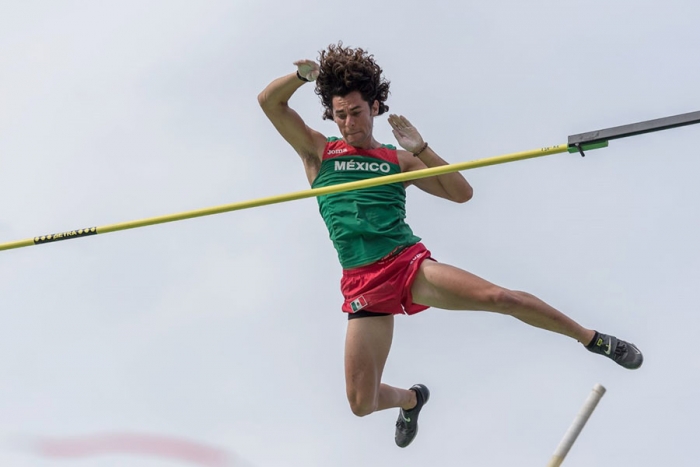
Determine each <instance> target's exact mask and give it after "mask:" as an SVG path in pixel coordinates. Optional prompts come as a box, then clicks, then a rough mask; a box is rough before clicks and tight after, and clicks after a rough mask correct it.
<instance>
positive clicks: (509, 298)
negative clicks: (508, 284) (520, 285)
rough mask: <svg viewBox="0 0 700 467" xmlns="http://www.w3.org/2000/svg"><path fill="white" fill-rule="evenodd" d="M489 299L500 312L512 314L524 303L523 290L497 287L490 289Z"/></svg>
mask: <svg viewBox="0 0 700 467" xmlns="http://www.w3.org/2000/svg"><path fill="white" fill-rule="evenodd" d="M488 301H489V302H490V304H491V305H492V306H493V307H494V310H495V311H497V312H499V313H504V314H511V313H513V312H514V311H515V310H517V309H518V308H520V307H521V306H522V305H523V296H522V293H521V292H517V291H515V290H508V289H504V288H502V287H495V288H494V289H492V290H490V291H489V298H488Z"/></svg>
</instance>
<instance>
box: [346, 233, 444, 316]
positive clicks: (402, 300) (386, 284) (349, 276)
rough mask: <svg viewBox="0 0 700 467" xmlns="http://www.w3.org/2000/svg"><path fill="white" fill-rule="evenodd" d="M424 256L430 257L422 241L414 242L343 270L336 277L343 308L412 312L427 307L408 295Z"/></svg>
mask: <svg viewBox="0 0 700 467" xmlns="http://www.w3.org/2000/svg"><path fill="white" fill-rule="evenodd" d="M426 259H431V260H432V258H431V257H430V251H428V250H427V249H426V248H425V245H423V244H422V243H416V244H415V245H412V246H409V247H407V248H404V249H403V250H402V251H401V252H399V253H398V254H395V255H391V256H389V257H387V258H384V259H380V260H379V261H377V262H376V263H372V264H368V265H367V266H360V267H359V268H354V269H345V270H343V278H342V279H341V280H340V290H341V292H342V293H343V297H345V302H344V303H343V308H342V309H343V311H344V312H345V313H356V312H358V311H360V310H364V311H370V312H375V313H391V314H393V315H399V314H404V313H405V314H407V315H413V314H415V313H418V312H420V311H423V310H425V309H427V308H429V307H427V306H425V305H418V304H416V303H413V296H412V295H411V286H412V285H413V280H414V279H415V278H416V274H418V268H419V267H420V265H421V263H422V262H423V261H424V260H426ZM433 261H434V260H433Z"/></svg>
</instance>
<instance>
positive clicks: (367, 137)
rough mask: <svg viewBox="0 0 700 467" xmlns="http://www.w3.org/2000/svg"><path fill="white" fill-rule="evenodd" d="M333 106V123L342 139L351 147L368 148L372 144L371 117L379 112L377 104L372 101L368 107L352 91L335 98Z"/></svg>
mask: <svg viewBox="0 0 700 467" xmlns="http://www.w3.org/2000/svg"><path fill="white" fill-rule="evenodd" d="M331 103H332V104H333V121H335V123H336V125H338V130H340V134H341V135H343V139H344V140H345V141H346V142H347V143H348V144H350V145H351V146H356V147H364V148H368V147H370V145H371V143H372V129H373V127H374V119H373V117H374V116H375V115H377V112H378V110H379V102H378V101H376V100H375V101H374V104H373V105H372V106H371V107H370V105H369V104H368V103H367V101H366V100H364V99H363V98H362V95H361V94H360V93H359V92H357V91H353V92H351V93H350V94H348V95H347V96H342V97H341V96H335V97H333V100H332V101H331Z"/></svg>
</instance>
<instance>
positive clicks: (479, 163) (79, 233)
mask: <svg viewBox="0 0 700 467" xmlns="http://www.w3.org/2000/svg"><path fill="white" fill-rule="evenodd" d="M568 149H569V147H568V145H567V144H560V145H558V146H550V147H545V148H540V149H533V150H530V151H523V152H516V153H512V154H505V155H502V156H495V157H490V158H486V159H477V160H473V161H469V162H461V163H457V164H449V165H443V166H440V167H431V168H428V169H423V170H416V171H413V172H404V173H400V174H395V175H386V176H383V177H376V178H373V179H369V180H361V181H357V182H350V183H341V184H338V185H333V186H328V187H323V188H313V189H309V190H302V191H297V192H293V193H287V194H284V195H276V196H269V197H266V198H258V199H253V200H250V201H241V202H237V203H231V204H224V205H221V206H213V207H209V208H203V209H195V210H193V211H186V212H181V213H177V214H168V215H164V216H156V217H149V218H147V219H140V220H135V221H128V222H120V223H117V224H109V225H104V226H101V227H89V228H85V229H78V230H70V231H67V232H61V233H57V234H50V235H42V236H39V237H34V238H27V239H24V240H16V241H13V242H7V243H0V250H11V249H14V248H23V247H25V246H32V245H40V244H42V243H50V242H56V241H59V240H70V239H73V238H82V237H87V236H91V235H97V234H103V233H108V232H116V231H118V230H127V229H137V228H139V227H146V226H148V225H155V224H164V223H166V222H175V221H181V220H184V219H191V218H193V217H203V216H211V215H213V214H221V213H223V212H230V211H239V210H242V209H249V208H255V207H258V206H266V205H268V204H277V203H285V202H287V201H294V200H297V199H303V198H311V197H313V196H321V195H328V194H331V193H340V192H343V191H350V190H360V189H362V188H369V187H373V186H379V185H385V184H387V183H397V182H405V181H408V180H416V179H418V178H426V177H432V176H435V175H442V174H446V173H450V172H457V171H462V170H469V169H476V168H478V167H486V166H489V165H496V164H505V163H507V162H515V161H519V160H524V159H532V158H535V157H542V156H549V155H552V154H559V153H562V152H568Z"/></svg>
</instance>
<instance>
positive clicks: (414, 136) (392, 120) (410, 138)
mask: <svg viewBox="0 0 700 467" xmlns="http://www.w3.org/2000/svg"><path fill="white" fill-rule="evenodd" d="M389 125H391V129H392V131H393V133H394V136H395V137H396V141H397V142H398V143H399V146H401V147H402V148H404V149H405V150H406V151H409V152H411V153H414V154H415V153H416V152H418V151H420V150H421V149H422V148H423V145H424V144H425V142H424V141H423V137H422V136H421V135H420V133H418V130H416V128H415V127H414V126H413V125H411V122H409V121H408V119H407V118H406V117H404V116H403V115H394V114H392V115H389Z"/></svg>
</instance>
